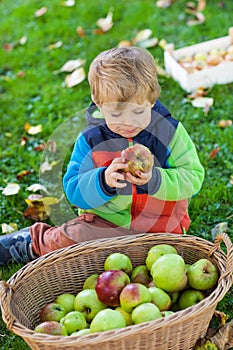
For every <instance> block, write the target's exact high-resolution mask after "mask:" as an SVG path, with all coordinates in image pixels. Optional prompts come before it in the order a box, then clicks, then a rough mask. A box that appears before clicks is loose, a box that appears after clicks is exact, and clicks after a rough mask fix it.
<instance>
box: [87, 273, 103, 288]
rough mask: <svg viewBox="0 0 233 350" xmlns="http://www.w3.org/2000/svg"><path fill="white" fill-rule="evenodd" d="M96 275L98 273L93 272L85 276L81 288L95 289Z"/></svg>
mask: <svg viewBox="0 0 233 350" xmlns="http://www.w3.org/2000/svg"><path fill="white" fill-rule="evenodd" d="M98 277H99V275H98V274H97V273H93V274H92V275H90V276H89V277H87V278H86V279H85V281H84V283H83V289H95V286H96V283H97V279H98Z"/></svg>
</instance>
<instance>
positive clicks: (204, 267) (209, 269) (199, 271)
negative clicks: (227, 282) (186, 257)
mask: <svg viewBox="0 0 233 350" xmlns="http://www.w3.org/2000/svg"><path fill="white" fill-rule="evenodd" d="M187 275H188V282H189V285H190V287H192V288H194V289H199V290H206V289H210V288H213V287H214V286H215V284H216V283H217V280H218V270H217V268H216V267H215V266H214V264H213V263H212V262H211V261H210V260H208V259H199V260H198V261H196V262H195V263H193V264H192V265H191V266H190V267H189V269H188V271H187Z"/></svg>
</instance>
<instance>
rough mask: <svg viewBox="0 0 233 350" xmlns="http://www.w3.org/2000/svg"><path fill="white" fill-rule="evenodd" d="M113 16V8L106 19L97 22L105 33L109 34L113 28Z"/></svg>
mask: <svg viewBox="0 0 233 350" xmlns="http://www.w3.org/2000/svg"><path fill="white" fill-rule="evenodd" d="M112 16H113V9H112V8H111V9H109V11H108V14H107V17H106V18H99V19H98V20H97V21H96V24H97V26H98V27H99V28H101V29H102V31H103V32H107V31H108V30H109V29H111V28H112V26H113V21H112Z"/></svg>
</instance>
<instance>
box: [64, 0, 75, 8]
mask: <svg viewBox="0 0 233 350" xmlns="http://www.w3.org/2000/svg"><path fill="white" fill-rule="evenodd" d="M61 5H62V6H67V7H73V6H74V5H75V0H67V1H63V2H62V3H61Z"/></svg>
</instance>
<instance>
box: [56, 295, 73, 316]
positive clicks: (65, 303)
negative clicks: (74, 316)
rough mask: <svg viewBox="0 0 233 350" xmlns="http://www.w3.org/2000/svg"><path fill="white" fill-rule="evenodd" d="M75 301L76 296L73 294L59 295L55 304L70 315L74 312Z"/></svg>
mask: <svg viewBox="0 0 233 350" xmlns="http://www.w3.org/2000/svg"><path fill="white" fill-rule="evenodd" d="M74 301H75V296H74V295H73V294H70V293H63V294H60V295H58V297H57V298H56V299H55V301H54V302H55V303H57V304H59V305H61V306H62V307H63V308H64V309H65V310H66V313H68V312H71V311H74Z"/></svg>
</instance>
